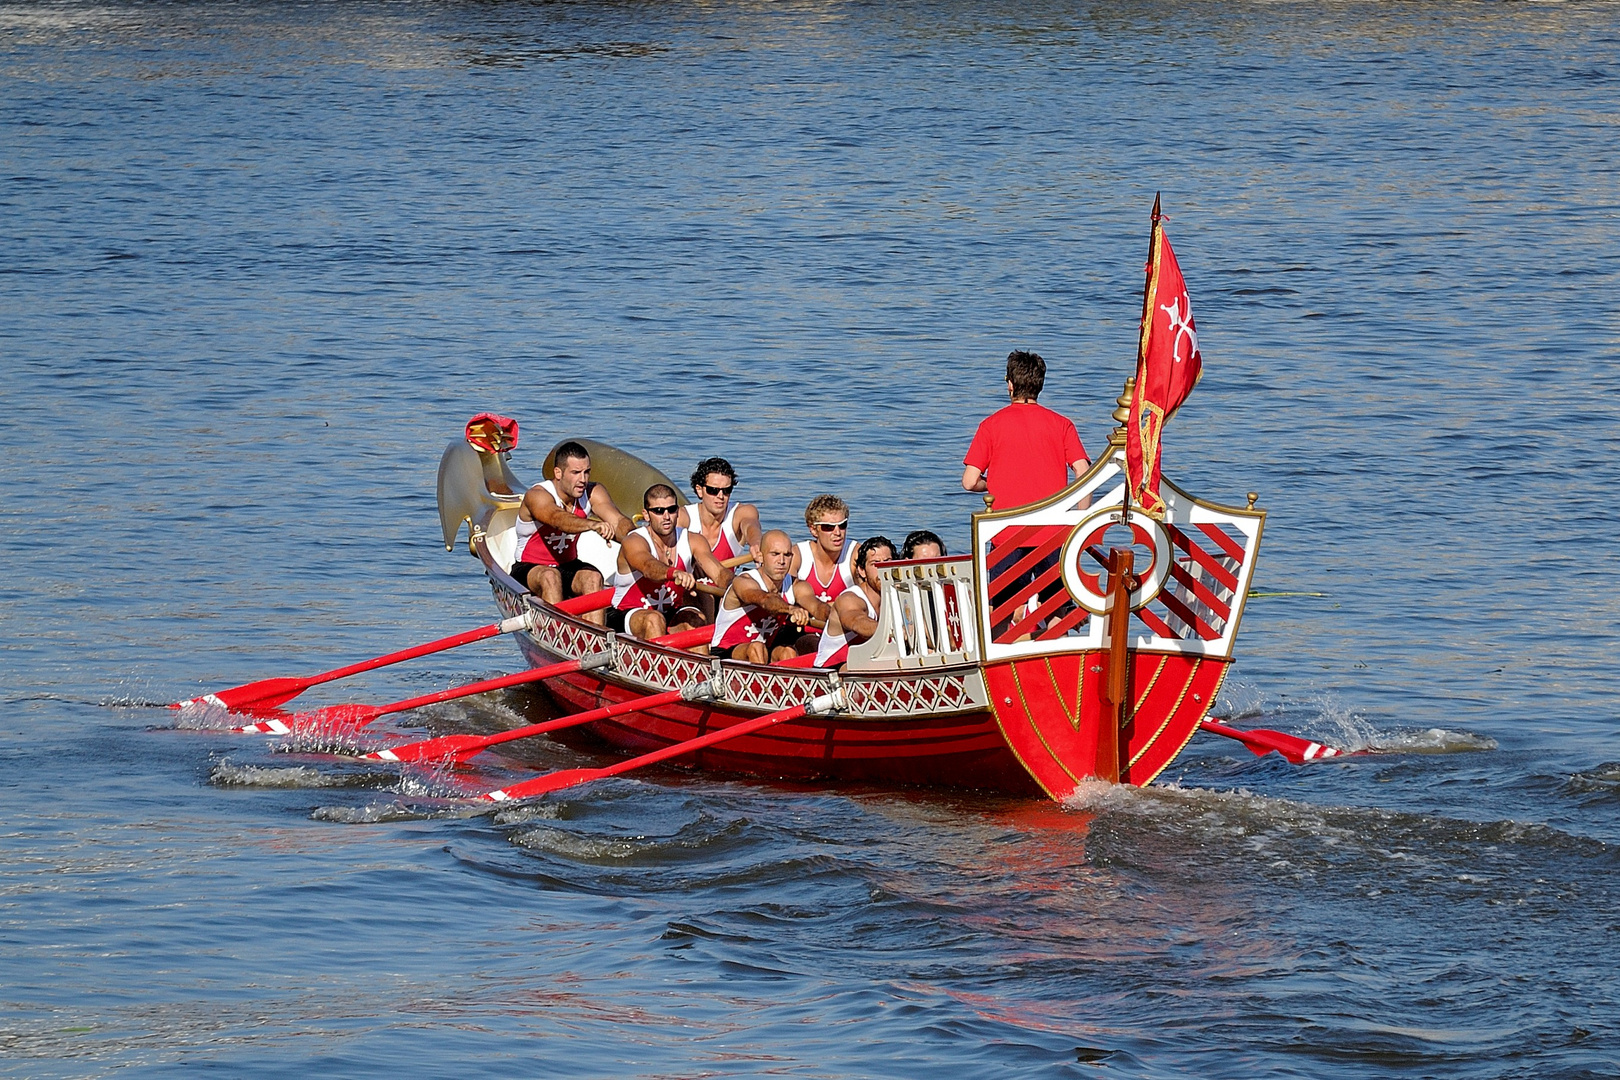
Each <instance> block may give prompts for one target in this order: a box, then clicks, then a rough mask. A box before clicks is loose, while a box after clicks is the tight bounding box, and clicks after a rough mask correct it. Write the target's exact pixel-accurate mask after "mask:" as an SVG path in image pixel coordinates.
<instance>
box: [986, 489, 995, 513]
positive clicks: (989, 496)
mask: <svg viewBox="0 0 1620 1080" xmlns="http://www.w3.org/2000/svg"><path fill="white" fill-rule="evenodd" d="M995 501H996V497H995V496H994V495H992V494H990V493H989V492H988V491H987V492H985V493H984V512H985V513H987V514H988V513H989V512H990V510H991V508H992V507H993V505H994V504H995Z"/></svg>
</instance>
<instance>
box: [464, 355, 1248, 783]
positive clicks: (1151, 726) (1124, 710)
mask: <svg viewBox="0 0 1620 1080" xmlns="http://www.w3.org/2000/svg"><path fill="white" fill-rule="evenodd" d="M1130 396H1131V392H1130V384H1129V383H1127V390H1126V394H1125V396H1124V397H1122V398H1121V409H1120V410H1116V412H1115V414H1114V416H1115V419H1116V420H1121V421H1123V419H1124V415H1125V407H1126V405H1127V404H1128V401H1129V399H1130ZM491 430H492V429H491V428H490V426H489V424H488V423H487V422H485V423H483V424H480V423H479V422H478V421H476V420H475V422H474V423H473V424H470V425H469V430H468V434H467V438H465V439H458V440H456V441H454V442H452V443H451V445H450V446H449V447H448V448H447V449H446V450H445V453H444V456H443V459H442V460H441V462H440V466H439V512H440V517H441V520H442V523H443V526H444V539H445V545H446V548H447V549H448V548H453V547H454V545H455V543H456V540H457V538H458V537H459V535H460V533H461V531H462V527H463V525H466V526H468V528H469V540H468V542H469V546H470V550H471V552H472V554H473V555H475V556H476V557H477V558H478V559H479V560H480V562H481V563H482V566H483V569H484V572H485V574H486V575H487V576H488V578H489V582H490V585H491V587H492V589H493V592H494V595H495V601H496V603H497V605H498V606H499V607H500V609H501V611H502V613H503V615H504V616H506V617H507V618H512V617H517V616H527V618H528V620H529V628H528V629H526V630H522V631H519V632H518V633H517V634H516V637H517V640H518V644H519V648H520V649H521V650H522V652H523V655H524V658H525V659H526V660H527V661H528V662H529V663H530V664H531V665H533V666H536V667H539V666H542V665H547V664H554V663H557V662H559V661H565V660H573V659H579V658H583V657H595V658H597V659H596V661H595V664H596V666H594V667H592V668H591V669H590V670H576V671H572V672H570V673H567V674H563V675H560V676H558V677H556V678H553V679H550V680H548V681H547V682H545V683H544V684H543V685H544V686H545V689H546V691H547V692H548V693H549V694H550V696H551V697H552V698H554V699H555V701H556V703H557V705H558V706H559V707H561V708H562V709H563V710H565V711H569V712H584V711H587V710H593V709H597V708H599V707H602V706H607V705H614V704H618V703H621V702H629V701H632V700H635V699H639V698H643V697H647V696H649V695H654V694H658V693H660V692H664V691H677V690H686V691H688V694H687V695H686V697H684V698H682V699H681V700H677V701H674V702H666V703H664V704H659V705H656V706H654V707H649V708H645V709H638V710H636V711H632V712H628V713H625V714H623V715H618V716H614V717H612V718H610V719H603V720H599V721H597V722H595V723H592V724H591V725H589V727H588V729H587V730H589V731H591V732H593V733H594V734H595V735H596V736H597V737H598V738H600V739H601V740H604V741H605V742H607V743H608V744H610V745H612V746H613V747H615V748H617V749H620V750H623V751H626V752H630V753H642V752H646V751H652V750H657V749H659V748H663V747H668V746H673V745H675V744H677V743H681V742H684V741H687V740H690V739H694V738H698V737H700V736H705V735H708V734H710V733H714V732H719V731H722V730H724V729H726V728H729V727H732V726H734V725H737V724H742V723H745V722H748V721H752V720H757V719H758V718H760V717H762V716H766V715H768V714H772V713H777V712H780V711H781V710H784V709H789V708H791V707H793V706H798V705H804V704H806V703H810V702H818V703H819V704H818V705H817V709H818V710H827V711H818V712H817V713H816V714H815V715H804V716H800V717H798V718H796V719H792V720H788V721H784V722H782V723H776V724H771V725H770V726H766V727H763V728H761V729H760V730H757V731H754V732H752V733H750V734H745V735H739V736H738V737H736V738H734V739H729V740H725V741H723V742H720V743H717V744H716V745H713V746H709V747H707V748H705V749H702V750H699V751H697V752H696V753H694V754H691V755H689V756H687V757H686V758H685V759H683V760H684V763H685V764H687V765H690V766H692V767H695V768H700V769H704V770H711V771H716V772H723V773H731V774H740V775H746V776H757V777H768V778H781V779H792V780H823V781H875V782H881V783H892V784H914V785H926V786H943V787H958V788H979V789H991V790H998V791H1006V792H1012V793H1034V792H1036V791H1041V792H1044V793H1046V794H1047V795H1049V796H1050V797H1052V798H1054V799H1063V798H1065V797H1067V796H1068V795H1070V794H1072V793H1073V792H1074V790H1075V789H1076V787H1077V786H1078V785H1079V784H1080V783H1081V782H1082V781H1085V780H1089V779H1104V780H1118V781H1120V782H1125V783H1130V784H1136V785H1144V784H1147V783H1149V782H1150V781H1152V780H1153V778H1154V777H1156V776H1158V775H1159V773H1160V772H1162V771H1163V770H1164V769H1165V767H1166V766H1168V765H1169V764H1170V762H1171V761H1173V760H1174V759H1175V757H1176V755H1177V754H1179V753H1180V752H1181V750H1182V748H1183V747H1184V746H1186V744H1187V742H1188V740H1189V739H1190V738H1191V737H1192V735H1193V733H1194V732H1195V731H1197V729H1198V726H1199V723H1200V722H1201V721H1203V720H1204V719H1205V716H1206V714H1207V713H1208V712H1209V709H1210V706H1211V705H1212V704H1213V702H1214V700H1215V697H1216V695H1217V694H1218V693H1219V691H1220V688H1221V684H1222V681H1223V680H1224V679H1225V677H1226V671H1227V665H1228V664H1229V663H1230V662H1231V657H1232V646H1233V642H1234V640H1235V639H1236V636H1237V631H1238V624H1239V622H1240V620H1241V617H1242V614H1243V602H1244V599H1245V598H1246V596H1247V595H1248V591H1249V587H1250V583H1251V581H1252V578H1253V574H1254V566H1255V559H1256V556H1257V554H1258V551H1259V546H1260V532H1261V527H1262V525H1263V523H1264V520H1265V514H1264V512H1263V511H1261V510H1257V509H1255V508H1254V501H1255V496H1253V495H1250V497H1249V505H1248V506H1247V507H1246V508H1237V507H1229V506H1220V505H1217V504H1214V503H1210V502H1206V501H1203V500H1200V499H1196V498H1194V497H1193V496H1191V495H1189V494H1187V493H1186V492H1185V491H1183V490H1181V489H1180V488H1178V487H1176V486H1175V485H1174V484H1172V483H1170V482H1168V481H1163V482H1162V487H1161V493H1162V496H1163V498H1164V502H1165V507H1164V508H1163V511H1162V520H1159V519H1157V518H1155V517H1150V516H1147V515H1145V514H1143V513H1141V512H1140V511H1139V510H1136V509H1135V508H1134V507H1133V505H1132V500H1130V499H1129V498H1128V496H1127V488H1126V482H1125V456H1126V451H1125V441H1126V440H1125V435H1124V431H1123V428H1119V429H1116V430H1115V431H1114V433H1113V434H1112V435H1110V436H1109V443H1108V449H1107V451H1106V452H1105V453H1103V454H1102V455H1100V456H1099V458H1098V460H1097V461H1096V462H1095V463H1094V464H1093V465H1092V466H1091V468H1090V469H1089V470H1087V472H1086V474H1085V475H1084V476H1081V477H1079V478H1078V479H1077V480H1076V481H1075V482H1074V483H1073V484H1071V485H1070V486H1069V487H1068V488H1066V489H1065V490H1063V491H1062V492H1059V493H1058V494H1056V495H1054V496H1052V497H1051V498H1049V499H1047V500H1045V501H1044V502H1041V503H1036V504H1033V505H1030V506H1022V507H1017V508H1014V509H1008V510H1003V511H993V510H990V509H988V508H987V509H986V511H985V512H984V513H979V514H975V515H973V519H972V548H971V553H970V554H968V555H965V556H959V557H947V558H940V559H920V560H911V561H904V562H891V563H887V564H883V566H882V578H883V584H882V591H883V602H882V608H881V613H880V615H879V623H878V630H877V633H876V634H874V635H873V637H872V638H871V639H870V640H869V641H867V642H865V643H863V644H861V645H857V646H855V647H853V648H852V649H851V650H850V657H849V663H848V664H847V666H846V667H845V668H844V669H843V670H842V671H833V670H820V669H814V668H802V667H781V666H772V667H765V666H760V665H754V664H748V663H743V662H738V661H731V660H718V659H714V658H711V657H708V656H704V655H699V654H696V653H693V652H689V651H684V650H681V649H676V648H669V647H665V646H660V645H656V644H650V643H647V642H643V641H638V640H635V639H632V638H629V637H627V636H624V635H621V634H615V633H613V632H611V631H609V630H606V629H603V628H602V627H598V626H596V625H595V624H593V623H590V622H587V621H585V620H583V619H581V618H579V617H577V616H575V615H571V614H568V613H566V612H563V611H559V610H557V609H556V608H555V607H553V606H551V605H549V604H546V603H544V602H543V601H541V600H540V599H539V598H538V597H536V596H533V595H531V594H530V593H529V592H528V590H527V589H526V588H524V586H523V585H522V584H521V583H519V582H518V581H516V580H514V579H513V578H512V577H511V576H510V574H509V573H508V569H509V567H510V566H511V563H512V561H513V559H514V558H515V557H516V522H517V510H518V506H519V504H520V502H521V499H522V495H521V493H522V492H523V491H524V490H525V486H524V485H523V484H521V483H520V482H519V481H518V479H517V477H516V476H514V475H513V473H512V471H511V468H510V463H509V455H510V452H511V449H512V448H513V446H514V445H515V443H512V442H509V441H508V442H503V441H500V440H499V439H493V440H492V438H491ZM587 449H589V450H590V451H591V456H592V464H593V474H592V478H593V479H594V480H596V481H597V482H600V483H603V484H605V485H606V487H607V489H608V491H609V493H610V494H611V495H612V496H613V498H614V501H615V502H616V503H618V504H619V505H620V506H638V505H640V502H641V493H642V491H643V490H645V488H646V487H647V486H648V485H649V484H651V483H654V482H663V483H670V486H671V487H673V488H675V489H676V490H679V487H678V485H675V484H673V483H671V482H670V481H669V480H668V478H667V477H665V476H664V475H663V474H662V473H660V472H659V471H658V470H656V469H655V468H653V467H652V466H651V465H649V464H647V463H646V462H643V461H641V460H639V459H637V458H634V457H632V456H631V455H628V454H625V453H624V452H622V451H619V450H617V449H615V448H613V447H611V446H608V445H606V444H603V443H594V442H587ZM548 468H549V462H548ZM592 536H593V534H591V533H586V534H583V537H584V538H585V539H586V540H587V541H588V540H589V538H591V537H592ZM602 548H603V549H602V550H600V551H598V552H597V555H596V559H595V560H593V561H597V560H599V561H600V562H601V563H604V564H606V565H604V570H605V571H606V572H608V573H611V572H612V569H613V567H612V565H611V564H610V563H608V562H607V560H608V559H610V558H613V557H616V554H615V553H614V552H612V551H610V550H608V549H607V545H605V544H604V545H602ZM588 551H589V549H588V547H587V546H586V544H584V543H582V545H581V552H582V557H588ZM1139 566H1141V567H1145V569H1141V570H1137V569H1136V567H1139ZM1117 611H1124V617H1123V618H1116V617H1115V612H1117ZM604 654H606V656H607V659H606V662H605V663H604V662H602V658H603V655H604ZM667 696H668V695H666V697H667ZM828 702H831V703H832V704H831V706H830V708H829V707H828V705H827V703H828Z"/></svg>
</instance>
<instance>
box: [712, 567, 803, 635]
mask: <svg viewBox="0 0 1620 1080" xmlns="http://www.w3.org/2000/svg"><path fill="white" fill-rule="evenodd" d="M744 575H746V576H747V577H750V578H752V579H753V581H754V583H755V584H756V585H758V586H759V587H760V588H761V589H764V590H765V591H766V592H770V591H771V587H770V585H769V584H767V583H766V581H765V577H764V575H763V574H762V573H761V572H760V570H759V568H758V567H755V568H754V569H752V570H744V571H743V572H742V573H741V574H738V575H737V576H738V577H743V576H744ZM780 595H781V597H782V599H784V600H786V601H787V602H788V603H790V604H791V603H793V602H794V601H793V575H792V574H786V575H784V576H783V578H782V588H781V591H780ZM786 622H787V616H786V615H777V614H774V613H767V612H761V611H760V610H759V606H758V605H756V604H739V605H737V607H735V608H732V609H730V610H728V609H727V608H726V602H725V599H724V598H723V597H722V598H721V600H720V603H719V604H717V605H715V613H714V636H713V637H712V638H710V639H709V644H710V645H712V646H714V647H715V648H726V649H730V648H734V647H735V646H738V645H741V644H742V643H743V642H745V641H765V642H768V641H770V639H771V638H772V637H774V636H776V632H777V631H779V630H781V629H782V627H783V625H784V624H786Z"/></svg>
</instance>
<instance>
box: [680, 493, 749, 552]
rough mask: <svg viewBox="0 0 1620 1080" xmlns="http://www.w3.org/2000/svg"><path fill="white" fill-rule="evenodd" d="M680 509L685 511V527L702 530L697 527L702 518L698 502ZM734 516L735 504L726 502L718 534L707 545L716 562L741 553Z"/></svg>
mask: <svg viewBox="0 0 1620 1080" xmlns="http://www.w3.org/2000/svg"><path fill="white" fill-rule="evenodd" d="M682 509H684V510H685V511H686V523H687V528H689V529H692V530H693V531H695V532H698V533H701V532H702V531H703V530H702V528H700V527H699V522H701V521H702V520H703V517H702V513H703V511H702V510H701V509H699V507H698V504H697V503H692V504H691V505H690V506H686V507H683V508H682ZM736 517H737V504H736V503H728V504H727V505H726V516H725V517H723V518H721V519H720V535H719V536H717V537H715V541H714V543H712V544H710V545H709V550H710V551H712V552H714V558H715V561H716V562H725V561H726V560H727V559H731V558H735V557H736V556H738V555H741V554H742V553H743V542H742V540H741V539H740V538H739V537H738V536H737V523H736V521H735V518H736Z"/></svg>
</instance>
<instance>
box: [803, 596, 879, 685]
mask: <svg viewBox="0 0 1620 1080" xmlns="http://www.w3.org/2000/svg"><path fill="white" fill-rule="evenodd" d="M851 591H852V592H854V593H856V594H858V595H859V596H860V598H861V603H863V604H865V605H866V614H867V615H868V616H870V617H871V618H874V619H875V618H877V617H878V613H877V608H875V607H873V606H872V599H871V597H869V596H867V595H866V590H865V589H863V588H861V587H859V586H856V587H855V588H854V589H853V590H851ZM853 644H855V635H854V634H852V633H850V632H849V631H848V630H841V631H839V633H838V636H836V637H834V636H833V635H832V634H829V633H826V632H823V633H822V635H821V644H820V645H818V646H816V667H834V666H836V665H838V664H842V663H843V662H844V661H845V660H847V659H849V647H850V646H851V645H853ZM839 653H843V655H842V656H839V655H838V654H839Z"/></svg>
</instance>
